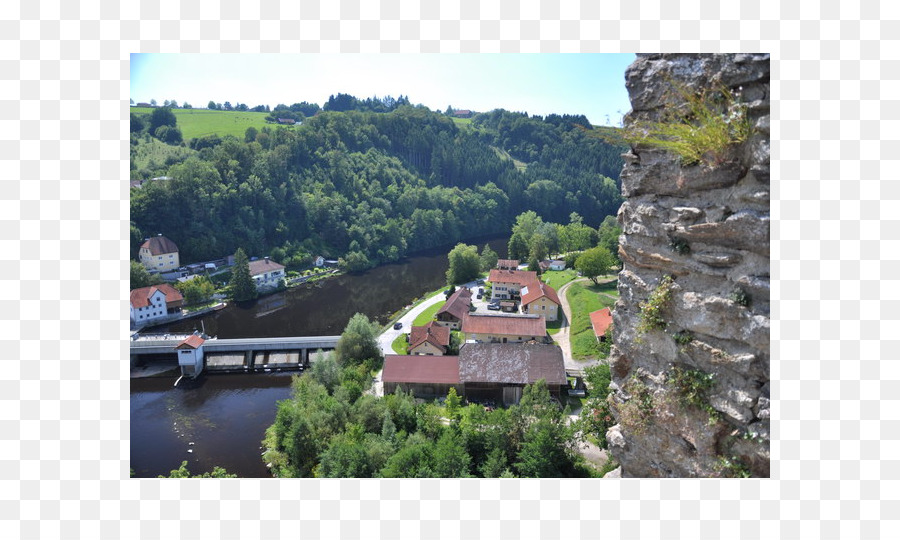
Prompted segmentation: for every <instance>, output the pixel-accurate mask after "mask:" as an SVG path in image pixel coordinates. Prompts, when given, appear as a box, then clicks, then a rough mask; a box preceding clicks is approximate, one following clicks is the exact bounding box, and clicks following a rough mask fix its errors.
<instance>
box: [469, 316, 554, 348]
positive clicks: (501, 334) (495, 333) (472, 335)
mask: <svg viewBox="0 0 900 540" xmlns="http://www.w3.org/2000/svg"><path fill="white" fill-rule="evenodd" d="M462 331H463V333H464V334H465V335H466V341H467V342H471V341H474V342H476V343H522V342H524V341H531V340H537V341H541V342H543V341H544V339H545V338H546V337H547V322H546V321H545V320H544V318H543V317H538V316H537V315H526V316H524V317H515V316H510V315H480V314H474V313H470V314H469V315H468V316H467V317H466V318H465V319H463V323H462ZM466 347H468V345H466ZM462 348H465V347H462Z"/></svg>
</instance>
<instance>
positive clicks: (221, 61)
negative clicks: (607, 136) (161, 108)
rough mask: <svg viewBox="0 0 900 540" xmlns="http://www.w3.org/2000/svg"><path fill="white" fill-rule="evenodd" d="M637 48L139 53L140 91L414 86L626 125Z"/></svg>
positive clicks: (234, 96) (187, 93)
mask: <svg viewBox="0 0 900 540" xmlns="http://www.w3.org/2000/svg"><path fill="white" fill-rule="evenodd" d="M633 60H634V55H633V54H306V55H280V54H277V55H276V54H202V55H201V54H132V55H131V98H132V99H133V100H134V101H135V103H137V102H149V101H150V100H151V99H155V100H156V101H157V102H159V103H160V104H162V102H163V101H165V100H175V101H177V102H178V103H179V104H181V103H184V102H188V103H190V104H191V105H193V106H194V107H206V104H207V103H209V101H210V100H213V101H216V102H218V103H224V102H225V101H230V102H231V103H232V104H237V103H246V104H247V105H249V106H250V107H253V106H256V105H269V106H270V107H274V106H275V105H277V104H279V103H284V104H286V105H290V104H291V103H298V102H301V101H308V102H310V103H318V104H319V105H322V104H323V103H325V101H327V100H328V97H329V96H330V95H332V94H337V93H339V92H340V93H345V94H352V95H353V96H356V97H358V98H361V99H365V98H368V97H372V96H376V95H377V96H379V97H381V96H385V95H392V96H394V97H397V96H399V95H401V94H402V95H405V96H408V97H409V99H410V101H411V102H412V103H413V104H420V103H421V104H422V105H425V106H427V107H429V108H430V109H437V110H440V111H444V110H445V109H446V108H447V106H448V105H451V106H453V108H455V109H471V110H475V111H479V112H483V111H489V110H492V109H497V108H503V109H507V110H510V111H520V112H527V113H529V114H531V115H535V114H538V115H542V116H544V115H547V114H551V113H558V114H584V115H585V116H587V117H588V120H590V121H591V123H593V124H598V125H619V122H620V120H621V117H622V115H623V114H624V113H627V112H628V111H629V110H630V109H631V105H630V103H629V101H628V93H627V92H626V90H625V68H626V67H628V65H629V64H630V63H631V62H632V61H633Z"/></svg>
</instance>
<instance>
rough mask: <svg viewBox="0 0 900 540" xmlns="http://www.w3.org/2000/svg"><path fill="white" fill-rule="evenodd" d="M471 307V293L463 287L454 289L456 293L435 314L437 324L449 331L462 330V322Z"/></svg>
mask: <svg viewBox="0 0 900 540" xmlns="http://www.w3.org/2000/svg"><path fill="white" fill-rule="evenodd" d="M471 305H472V291H470V290H469V289H467V288H465V287H461V288H459V289H456V292H454V293H453V294H451V295H450V297H449V298H447V301H446V302H444V305H443V307H441V309H440V310H438V312H437V315H436V317H437V322H438V324H440V325H441V326H446V327H447V328H449V329H451V330H459V329H460V328H462V321H463V319H465V318H466V315H468V313H469V306H471Z"/></svg>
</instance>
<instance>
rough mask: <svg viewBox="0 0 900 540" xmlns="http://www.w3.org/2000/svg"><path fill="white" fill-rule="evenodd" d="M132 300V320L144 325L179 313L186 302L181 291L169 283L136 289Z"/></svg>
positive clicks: (132, 293) (132, 294) (132, 292)
mask: <svg viewBox="0 0 900 540" xmlns="http://www.w3.org/2000/svg"><path fill="white" fill-rule="evenodd" d="M130 300H131V320H132V321H133V322H135V323H138V324H142V325H143V324H146V323H148V322H151V321H153V320H155V319H161V318H163V317H165V316H166V315H169V314H174V313H178V312H179V311H180V310H181V305H182V304H183V303H184V297H183V296H181V293H180V292H178V291H177V290H176V289H175V287H173V286H171V285H169V284H168V283H162V284H160V285H153V286H151V287H141V288H140V289H134V290H133V291H131V299H130Z"/></svg>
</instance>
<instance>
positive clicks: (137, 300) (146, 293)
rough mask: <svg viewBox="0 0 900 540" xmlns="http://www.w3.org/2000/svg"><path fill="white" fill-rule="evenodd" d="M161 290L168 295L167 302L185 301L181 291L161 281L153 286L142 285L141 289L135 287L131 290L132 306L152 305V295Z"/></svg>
mask: <svg viewBox="0 0 900 540" xmlns="http://www.w3.org/2000/svg"><path fill="white" fill-rule="evenodd" d="M157 290H159V291H161V292H162V293H163V294H164V295H166V303H167V304H168V303H171V302H178V301H183V300H184V297H183V296H181V293H180V292H178V291H177V290H176V289H175V287H173V286H171V285H169V284H168V283H161V284H159V285H153V286H151V287H141V288H140V289H134V290H133V291H131V306H132V307H134V308H142V307H147V306H149V305H150V297H151V296H153V294H154V293H155V292H156V291H157Z"/></svg>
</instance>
